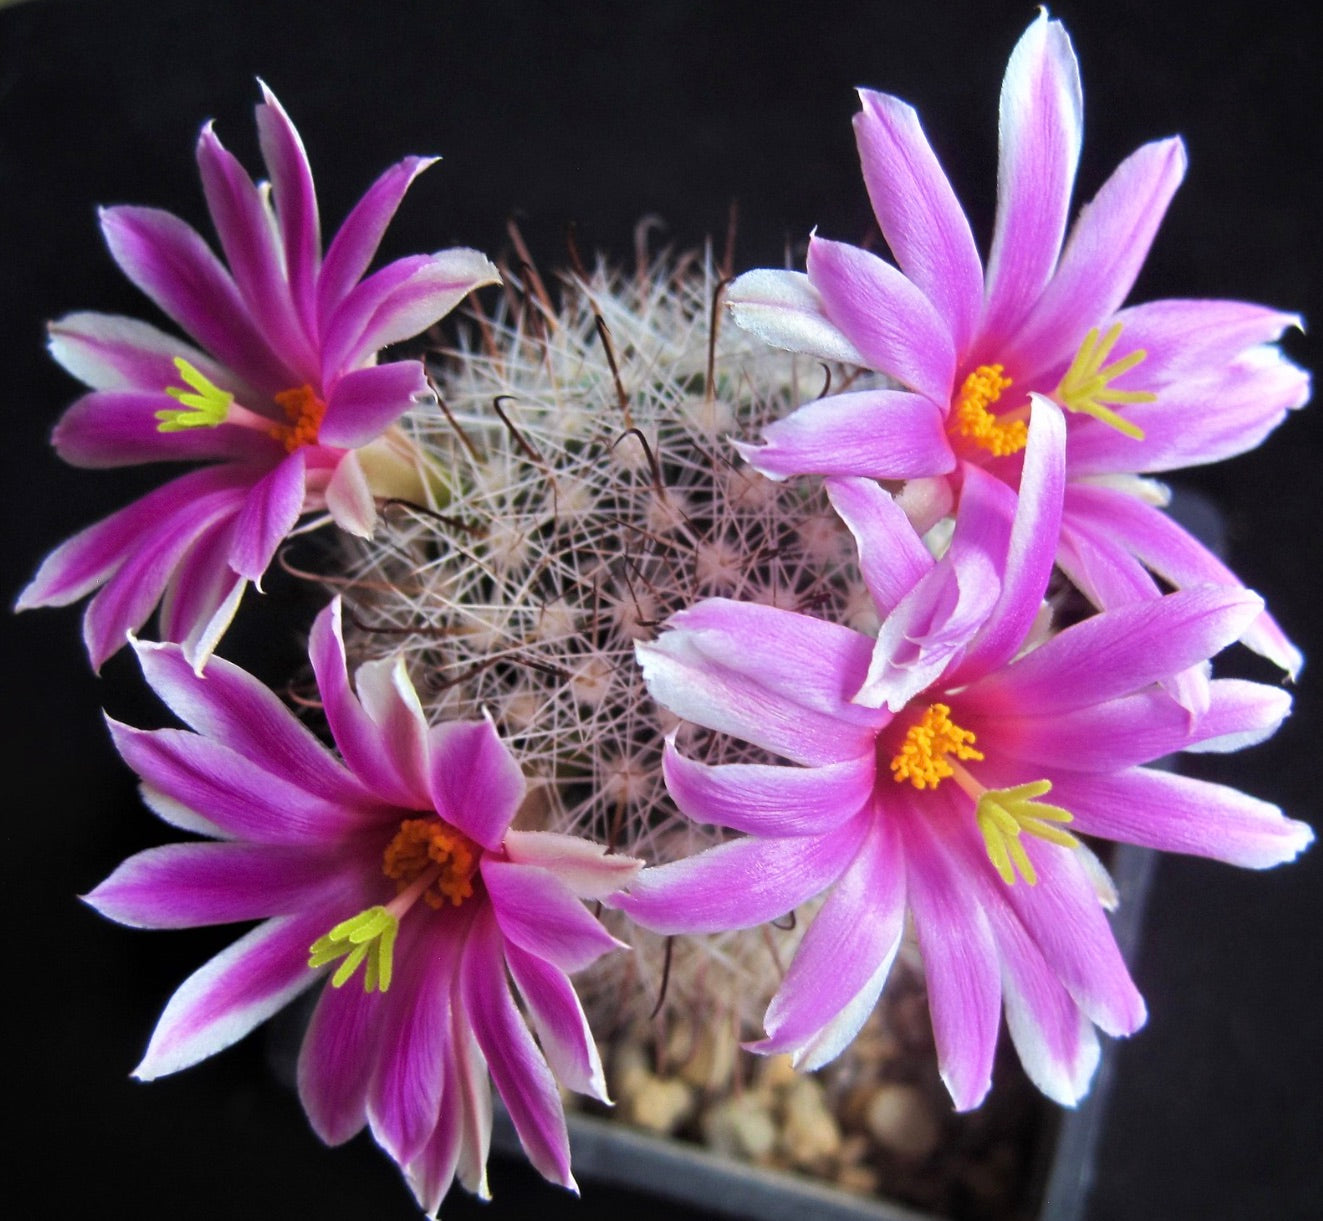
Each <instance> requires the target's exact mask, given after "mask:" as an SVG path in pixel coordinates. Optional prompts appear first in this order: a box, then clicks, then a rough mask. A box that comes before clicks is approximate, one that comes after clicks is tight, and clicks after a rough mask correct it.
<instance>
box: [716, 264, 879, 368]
mask: <svg viewBox="0 0 1323 1221" xmlns="http://www.w3.org/2000/svg"><path fill="white" fill-rule="evenodd" d="M725 300H726V304H727V306H729V308H730V313H731V317H732V318H734V319H735V322H736V324H737V325H738V326H739V327H740V328H741V329H743V330H746V331H748V332H749V333H750V334H751V335H756V336H757V337H758V338H759V339H761V340H762V341H763V342H764V343H766V344H770V345H771V346H772V347H774V348H783V349H785V350H786V351H788V352H802V353H804V354H805V355H807V356H816V357H817V358H818V359H819V360H830V361H835V362H836V363H838V364H843V365H864V364H867V363H868V362H867V361H866V360H865V359H864V355H863V353H862V352H860V351H859V349H858V348H856V347H855V346H854V344H853V343H851V342H850V340H849V339H847V338H846V337H845V335H844V334H842V332H841V330H840V328H839V327H838V326H837V325H836V324H835V323H834V322H833V321H832V320H831V319H830V318H828V317H827V309H826V306H824V305H823V303H822V297H821V295H820V294H819V293H818V290H817V289H816V288H814V287H813V285H812V284H810V283H809V278H808V276H806V275H805V274H804V273H803V272H802V271H778V270H776V269H774V268H766V267H764V268H758V269H757V270H755V271H746V272H745V273H744V274H743V275H742V276H737V277H736V278H735V279H734V280H733V281H732V282H731V284H730V285H729V286H728V287H727V289H726V293H725Z"/></svg>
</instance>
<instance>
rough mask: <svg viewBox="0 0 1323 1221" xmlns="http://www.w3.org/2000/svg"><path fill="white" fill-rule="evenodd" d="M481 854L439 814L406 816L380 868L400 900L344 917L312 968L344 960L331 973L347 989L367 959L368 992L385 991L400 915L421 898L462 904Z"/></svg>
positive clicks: (313, 954)
mask: <svg viewBox="0 0 1323 1221" xmlns="http://www.w3.org/2000/svg"><path fill="white" fill-rule="evenodd" d="M481 855H482V849H481V848H480V847H478V845H477V844H475V843H474V842H473V841H472V840H471V839H469V837H468V836H467V835H465V834H464V833H463V832H462V831H457V830H456V829H455V828H454V827H451V826H448V825H447V824H446V823H444V822H442V821H441V820H440V819H439V818H406V819H405V820H404V821H403V822H402V823H401V824H400V829H399V830H398V831H397V832H396V833H395V837H394V838H393V839H392V840H391V841H390V843H389V844H387V845H386V851H385V852H384V853H382V857H381V871H382V872H383V873H384V874H385V875H386V876H387V877H388V878H394V879H395V883H396V889H397V891H398V893H397V894H396V896H395V898H394V899H392V900H391V901H390V902H389V903H387V904H385V905H384V906H383V905H382V904H377V905H376V906H374V907H369V908H368V909H367V910H366V911H361V912H359V913H358V915H356V916H350V917H349V919H348V920H342V921H341V922H340V923H339V924H337V925H336V926H335V927H334V928H333V929H331V931H330V932H329V933H327V934H326V935H325V936H324V937H319V938H317V940H316V941H314V942H313V943H312V945H311V947H309V950H308V966H309V968H316V967H324V966H325V965H326V964H327V963H329V962H334V961H335V960H336V959H337V958H343V959H344V962H342V963H341V964H340V965H339V967H337V968H336V971H335V974H334V975H332V976H331V986H332V987H334V988H342V987H343V986H344V985H345V984H347V983H348V982H349V980H350V979H352V978H353V975H354V972H355V971H357V970H358V968H359V966H360V964H363V963H366V964H367V965H366V967H365V969H364V972H363V990H364V991H365V992H385V991H386V990H387V989H388V988H389V987H390V981H391V971H392V966H393V962H394V952H395V938H396V937H397V936H398V935H399V931H400V920H401V918H402V917H403V916H404V914H405V913H406V912H407V911H408V910H409V909H410V908H411V907H413V905H414V904H415V903H417V902H418V900H419V899H422V900H424V901H425V902H426V903H427V905H428V907H431V908H434V909H435V908H440V907H444V906H445V905H446V904H447V903H449V904H450V905H451V906H452V907H458V906H459V905H460V904H461V903H463V902H464V900H465V899H467V898H470V897H471V896H472V894H473V875H474V873H476V872H477V869H478V861H479V859H480V858H481Z"/></svg>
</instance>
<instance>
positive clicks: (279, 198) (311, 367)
mask: <svg viewBox="0 0 1323 1221" xmlns="http://www.w3.org/2000/svg"><path fill="white" fill-rule="evenodd" d="M263 96H264V99H265V100H264V102H263V103H262V104H261V105H259V106H258V107H257V127H258V134H259V136H260V137H261V144H262V153H263V157H264V159H265V161H266V167H267V172H268V173H269V174H270V178H271V181H270V185H269V186H268V185H267V184H254V182H253V181H252V180H251V179H250V178H249V177H248V175H247V174H246V173H245V172H244V170H243V167H242V166H240V165H239V163H238V162H237V161H236V160H235V159H234V157H233V156H232V155H231V154H230V153H228V152H227V151H226V150H225V149H224V148H223V147H222V146H221V143H220V141H219V140H218V139H217V138H216V136H215V134H214V133H213V132H212V130H211V125H210V124H208V125H207V126H206V127H204V128H203V129H202V134H201V137H200V138H199V140H198V148H197V157H198V166H199V169H200V170H201V175H202V186H203V191H204V193H205V195H206V199H207V207H208V210H209V211H210V213H211V218H212V222H213V224H214V225H215V228H216V233H217V236H218V237H219V238H220V244H221V248H222V250H223V251H224V254H225V258H226V260H227V262H228V264H229V266H228V268H227V267H226V266H225V264H223V263H222V262H221V261H220V260H219V259H217V258H216V256H215V255H214V254H213V253H212V251H211V250H210V248H209V247H208V246H207V244H206V242H205V241H204V240H203V238H202V237H201V236H200V235H199V234H198V233H197V232H195V231H194V230H193V229H192V228H190V227H189V226H188V225H187V224H185V223H184V222H183V221H182V220H180V219H179V218H178V217H176V216H173V215H171V214H170V213H168V212H162V211H159V210H157V209H154V208H139V207H115V208H106V209H104V210H103V211H102V213H101V226H102V230H103V232H104V233H105V237H106V243H107V245H108V246H109V247H110V253H111V255H112V256H113V257H114V259H115V261H116V262H117V263H118V264H119V266H120V268H121V269H122V270H123V272H124V274H125V275H126V276H128V278H129V279H130V280H132V281H133V283H134V284H136V285H137V286H138V288H140V289H141V290H142V291H143V292H144V293H145V294H146V295H147V296H148V297H149V298H151V300H152V301H153V302H154V303H155V304H156V305H157V306H159V307H160V309H161V310H162V311H163V312H164V313H165V314H166V315H168V316H169V317H170V318H171V319H172V320H173V321H174V322H176V323H177V324H178V325H179V327H180V328H181V329H182V330H183V331H184V332H186V333H187V334H188V335H189V336H191V338H192V340H193V341H194V342H192V343H190V342H188V341H186V340H183V339H179V338H176V337H175V336H173V335H169V334H167V333H165V332H164V331H160V330H157V329H156V328H155V327H154V326H151V325H149V324H148V323H146V322H140V321H137V320H135V319H132V318H123V317H116V316H112V315H107V314H90V313H82V314H71V315H69V316H68V317H66V318H63V319H61V320H60V321H58V322H56V323H53V324H52V325H51V328H50V334H51V338H50V347H51V352H52V354H53V355H54V356H55V358H56V360H58V361H59V362H60V363H61V364H62V365H63V366H64V367H65V368H66V369H68V370H69V372H70V373H72V374H73V375H74V376H75V377H77V378H79V379H80V380H81V381H83V382H85V383H86V384H87V385H88V386H90V387H91V388H92V393H90V394H87V395H84V396H83V397H82V398H80V399H79V400H78V401H77V402H75V403H74V404H73V406H72V407H71V408H70V409H69V410H68V412H67V413H66V414H65V416H64V418H63V419H62V420H61V421H60V423H59V425H58V426H57V427H56V429H55V435H54V444H55V447H56V449H57V450H58V451H59V453H60V456H61V457H63V458H64V459H65V460H66V461H68V462H71V463H73V464H75V465H77V466H90V467H108V466H124V465H133V464H136V463H140V462H181V461H184V462H193V461H199V460H200V461H205V462H209V463H211V464H212V465H208V466H205V467H202V468H201V469H198V470H194V471H192V472H190V473H189V474H186V475H183V476H180V477H179V478H176V479H173V480H171V481H170V482H169V483H166V484H164V485H163V486H162V487H160V488H158V489H157V490H156V491H154V492H151V493H149V494H148V495H147V496H145V497H143V498H142V499H141V500H138V501H136V502H135V503H133V504H131V505H129V506H128V507H127V508H125V509H122V510H120V511H119V512H118V513H115V514H113V515H112V516H110V517H108V518H106V519H105V520H104V521H102V522H99V523H98V524H96V525H94V526H92V527H90V528H89V529H86V530H84V531H82V533H80V534H77V535H75V536H74V537H73V538H71V539H70V540H69V541H68V542H66V543H64V544H63V545H62V546H60V547H59V548H57V549H56V550H55V551H54V552H53V553H52V554H51V555H50V556H49V557H48V558H47V560H46V562H45V563H44V564H43V565H42V567H41V570H40V571H39V572H38V573H37V575H36V578H35V579H34V580H33V581H32V583H31V584H30V585H29V586H28V587H27V589H25V590H24V591H23V593H22V595H21V596H20V598H19V601H18V609H20V610H23V609H26V608H28V607H33V606H62V605H67V604H68V603H70V602H75V601H77V600H78V599H80V598H82V597H83V596H84V595H86V594H88V593H91V592H92V591H94V590H95V591H99V592H97V593H96V595H95V597H93V599H92V601H91V603H90V604H89V606H88V608H87V614H86V617H85V619H84V622H83V633H84V638H85V640H86V642H87V648H88V652H89V653H90V654H91V658H92V662H93V664H94V665H96V666H98V667H99V666H100V665H101V663H102V662H103V661H104V660H105V659H106V658H107V657H108V656H110V655H111V654H112V653H114V652H115V651H116V650H117V649H118V648H119V647H120V646H121V645H122V644H123V643H124V640H125V638H126V636H127V635H128V633H130V632H133V631H135V630H137V628H139V627H140V626H141V625H142V624H143V623H144V622H145V620H146V619H147V617H148V616H149V615H150V614H151V612H152V609H153V608H154V607H155V606H156V605H157V603H158V602H160V603H161V616H160V629H161V635H162V636H163V637H164V638H165V639H167V640H172V641H178V642H181V643H182V644H183V646H184V650H185V652H186V653H187V654H188V656H189V659H190V660H191V661H192V662H193V663H194V664H195V665H197V666H199V667H201V666H202V665H203V664H204V662H205V661H206V658H207V657H208V656H209V655H210V653H211V651H212V650H213V649H214V648H215V646H216V643H217V642H218V640H219V639H220V637H221V635H222V634H223V633H224V631H225V629H226V627H227V626H228V625H229V623H230V620H231V619H232V618H233V616H234V613H235V610H236V609H237V607H238V604H239V600H240V597H241V596H242V594H243V590H244V588H245V586H246V585H247V584H248V582H250V581H254V582H260V580H261V577H262V574H263V573H264V572H265V571H266V568H267V566H268V565H269V564H270V562H271V558H272V556H273V555H274V553H275V550H276V548H277V547H278V546H279V544H280V543H281V541H282V540H283V539H284V538H285V537H286V536H287V535H288V534H289V533H290V531H291V530H292V529H293V528H294V526H295V524H296V523H297V522H298V520H299V519H300V517H302V516H303V515H304V514H306V513H310V512H320V511H325V512H326V513H328V514H329V515H330V517H332V518H333V519H334V520H335V521H336V523H337V524H338V525H340V526H341V527H342V528H343V529H345V530H349V531H350V532H352V533H355V534H359V535H365V536H366V535H368V534H370V533H371V531H372V527H373V522H374V520H375V516H376V510H375V505H374V493H376V494H378V495H393V494H399V493H400V492H402V491H404V490H405V489H406V487H408V485H409V484H410V483H411V484H413V485H417V484H418V475H417V473H416V471H415V470H414V469H413V464H412V463H410V462H409V461H408V460H407V459H406V458H402V457H401V455H400V454H399V453H398V452H397V451H395V450H394V449H393V448H392V447H391V445H390V444H389V438H384V437H383V435H382V434H383V433H384V432H385V431H386V430H387V429H388V428H389V427H390V426H391V425H392V424H393V423H394V422H395V421H396V420H397V419H398V418H399V417H400V416H401V415H402V414H403V413H404V412H405V411H407V410H408V409H409V408H410V407H411V406H413V405H415V404H417V403H420V402H424V401H427V400H429V399H430V398H431V392H430V390H429V389H428V386H427V380H426V377H425V372H424V368H423V365H422V362H421V361H417V360H404V361H394V362H389V363H386V364H378V363H377V358H378V353H379V351H380V349H382V348H383V347H386V346H387V345H389V344H392V343H397V342H399V341H400V340H402V339H407V338H409V337H410V336H412V335H416V334H418V333H419V332H420V331H423V330H425V329H426V328H427V327H428V326H430V325H431V324H432V323H433V322H435V321H437V319H439V318H441V317H443V316H444V315H445V314H447V313H449V312H450V310H452V309H453V308H454V307H455V306H456V305H457V304H458V303H459V302H460V301H461V300H462V299H463V297H464V296H465V295H466V294H468V293H469V292H471V291H472V290H473V289H474V288H477V287H478V286H480V285H483V284H491V283H494V282H495V281H496V280H497V279H498V278H499V277H498V275H497V272H496V268H495V267H494V266H493V265H492V264H491V263H490V262H489V261H488V260H487V259H486V258H485V257H484V256H483V255H481V254H479V253H478V252H477V251H474V250H464V249H455V250H445V251H441V252H440V253H438V254H431V255H414V256H411V257H409V258H404V259H400V260H398V261H396V262H394V263H391V264H389V265H387V266H385V267H383V268H381V269H380V270H378V271H376V272H374V273H373V274H371V275H369V276H367V277H366V278H364V274H365V273H366V271H367V269H368V265H369V264H370V263H371V262H372V258H373V256H374V255H375V253H376V250H377V246H378V243H379V242H380V240H381V237H382V234H383V233H384V232H385V229H386V226H387V225H388V224H389V222H390V219H391V217H392V216H393V215H394V212H395V209H396V207H397V206H398V205H399V202H400V200H401V199H402V198H403V196H404V193H405V191H406V190H407V189H408V187H409V184H410V183H411V182H412V181H413V179H414V178H415V177H416V176H417V175H418V174H419V173H420V172H421V171H422V170H424V169H426V168H427V167H428V166H429V165H431V164H432V161H433V160H434V159H429V158H421V157H409V158H406V159H405V160H404V161H401V162H400V163H399V164H397V165H395V166H393V167H392V168H391V169H389V170H387V171H386V173H385V174H383V175H382V176H381V177H380V178H379V179H378V180H377V181H376V182H375V183H374V184H373V185H372V187H371V188H370V189H369V190H368V192H367V194H366V195H365V196H364V197H363V199H362V200H361V201H360V202H359V203H358V205H357V206H356V207H355V208H354V210H353V211H352V212H351V213H350V215H349V218H348V219H347V220H346V221H345V223H344V225H343V226H342V227H341V229H340V231H339V233H337V234H336V237H335V240H334V241H333V242H332V243H331V245H330V247H329V249H328V250H327V251H326V254H325V257H323V255H322V248H321V234H320V222H319V219H318V215H317V201H316V198H315V196H314V194H313V184H312V173H311V170H310V169H309V166H308V160H307V157H306V155H305V153H304V150H303V145H302V142H301V141H300V139H299V135H298V132H297V131H296V130H295V129H294V126H293V124H292V123H290V121H289V118H288V117H287V116H286V114H285V112H284V110H282V109H281V107H280V103H279V102H277V101H276V99H275V97H274V96H273V95H272V94H271V93H270V91H269V90H267V89H266V88H265V86H264V87H263ZM401 480H403V481H404V482H401Z"/></svg>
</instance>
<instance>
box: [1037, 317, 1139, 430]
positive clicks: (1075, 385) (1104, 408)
mask: <svg viewBox="0 0 1323 1221" xmlns="http://www.w3.org/2000/svg"><path fill="white" fill-rule="evenodd" d="M1120 338H1121V324H1120V323H1119V322H1116V323H1113V324H1112V325H1111V327H1109V328H1108V330H1107V334H1106V335H1103V336H1102V338H1101V339H1100V338H1099V336H1098V328H1097V327H1094V328H1093V329H1092V330H1091V331H1090V332H1089V333H1088V334H1087V335H1085V336H1084V342H1083V343H1082V344H1080V350H1079V351H1078V352H1076V353H1075V359H1074V360H1073V361H1071V365H1070V368H1069V369H1067V370H1066V374H1065V376H1064V377H1063V378H1062V379H1061V382H1060V383H1059V384H1058V386H1057V388H1056V389H1055V390H1054V391H1053V392H1052V397H1053V398H1054V399H1056V401H1057V402H1058V403H1060V404H1061V405H1062V406H1063V407H1064V408H1065V409H1066V410H1067V411H1082V412H1084V414H1085V415H1091V416H1093V418H1094V419H1095V420H1101V421H1102V422H1103V423H1104V424H1108V425H1110V426H1111V427H1112V428H1115V429H1116V430H1117V432H1121V433H1124V434H1125V435H1126V436H1127V437H1132V438H1133V439H1134V440H1136V441H1142V440H1143V439H1144V430H1143V429H1142V428H1140V427H1138V425H1135V424H1132V423H1131V422H1130V421H1129V420H1127V419H1123V418H1122V417H1121V416H1119V415H1118V414H1117V413H1116V412H1115V411H1113V410H1112V406H1116V407H1120V406H1123V405H1124V404H1126V403H1151V402H1153V401H1154V400H1155V399H1156V398H1157V397H1158V396H1157V395H1156V394H1153V393H1151V392H1150V391H1148V390H1114V389H1113V388H1112V385H1111V383H1112V382H1114V381H1115V380H1116V379H1117V378H1118V377H1120V376H1121V375H1122V374H1123V373H1128V372H1130V370H1131V369H1133V368H1134V367H1135V366H1136V365H1138V364H1141V363H1142V362H1143V361H1144V360H1145V358H1146V357H1147V356H1148V353H1147V352H1145V351H1144V349H1143V348H1136V349H1135V350H1134V351H1133V352H1130V353H1128V354H1127V355H1125V356H1122V357H1121V359H1120V360H1115V361H1113V362H1112V363H1111V364H1110V365H1107V366H1106V367H1104V366H1103V361H1105V360H1106V359H1107V358H1108V356H1110V355H1111V353H1112V349H1113V348H1114V347H1116V341H1117V340H1118V339H1120ZM1108 404H1111V406H1108Z"/></svg>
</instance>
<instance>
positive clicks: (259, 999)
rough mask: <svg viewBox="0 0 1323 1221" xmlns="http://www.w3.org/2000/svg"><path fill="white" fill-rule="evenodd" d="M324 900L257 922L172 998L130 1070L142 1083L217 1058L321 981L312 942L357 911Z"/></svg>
mask: <svg viewBox="0 0 1323 1221" xmlns="http://www.w3.org/2000/svg"><path fill="white" fill-rule="evenodd" d="M345 897H346V898H348V899H349V902H347V903H345V902H341V903H335V902H330V901H328V902H325V903H323V904H319V905H317V906H315V907H309V908H306V909H304V910H303V911H301V912H300V913H298V914H297V915H293V916H279V917H277V918H276V919H274V920H268V921H267V922H266V923H265V924H260V925H258V927H257V928H255V929H253V931H252V932H250V933H248V934H247V935H246V936H243V937H241V938H240V939H239V940H238V941H236V942H235V943H234V944H233V945H231V946H230V947H229V948H228V949H225V950H222V951H221V953H219V954H217V955H216V957H215V958H213V959H211V961H210V962H208V963H206V964H205V965H204V966H203V967H201V968H200V969H199V970H197V971H195V972H194V973H193V974H192V975H190V976H189V978H188V979H187V980H185V981H184V983H183V985H182V986H181V987H180V988H179V990H178V991H177V992H176V993H175V994H174V995H173V996H172V997H171V998H170V1002H169V1004H167V1005H166V1007H165V1012H164V1013H162V1014H161V1020H160V1021H159V1022H158V1023H157V1025H156V1030H155V1031H154V1032H153V1033H152V1038H151V1043H150V1044H149V1045H148V1047H147V1054H146V1055H145V1056H144V1057H143V1059H142V1063H141V1064H139V1065H138V1067H137V1068H136V1069H134V1073H133V1075H134V1076H135V1077H137V1078H139V1080H142V1081H151V1080H153V1079H154V1078H156V1077H162V1076H165V1075H166V1074H167V1073H175V1072H178V1071H179V1070H180V1069H183V1068H188V1067H190V1066H191V1065H193V1064H196V1063H197V1062H198V1061H199V1060H205V1059H206V1058H207V1057H208V1056H214V1055H215V1054H216V1053H217V1052H218V1051H221V1050H222V1049H223V1048H226V1047H229V1046H230V1044H231V1043H235V1042H237V1041H238V1040H239V1039H241V1038H243V1036H244V1035H246V1034H247V1033H248V1032H249V1031H250V1030H252V1029H253V1027H254V1026H256V1025H258V1024H259V1023H260V1022H264V1021H266V1019H267V1018H269V1017H270V1016H271V1015H272V1014H273V1013H275V1012H276V1011H277V1010H278V1009H282V1008H284V1006H285V1005H287V1004H289V1002H290V1001H292V1000H293V999H294V998H295V997H296V996H298V994H299V993H300V992H302V991H303V990H304V989H305V988H308V987H310V986H311V985H313V984H314V983H316V982H317V980H318V978H319V976H318V974H317V972H315V971H310V970H309V969H308V947H309V946H310V945H312V943H313V942H314V941H316V940H317V938H318V937H320V936H321V935H322V934H323V933H325V932H326V931H327V929H329V928H331V927H332V926H333V925H334V924H336V923H337V922H338V921H339V920H341V919H343V918H344V912H345V911H346V910H348V911H351V912H352V911H356V910H357V908H356V907H355V906H354V902H355V901H356V899H357V898H358V896H357V895H354V894H349V895H346V896H345Z"/></svg>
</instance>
